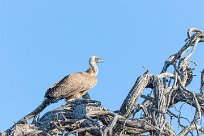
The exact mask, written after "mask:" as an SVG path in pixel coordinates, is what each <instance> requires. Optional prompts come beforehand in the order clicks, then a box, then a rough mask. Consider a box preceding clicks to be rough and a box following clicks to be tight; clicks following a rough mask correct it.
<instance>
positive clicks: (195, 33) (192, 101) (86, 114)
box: [0, 28, 204, 136]
mask: <svg viewBox="0 0 204 136" xmlns="http://www.w3.org/2000/svg"><path fill="white" fill-rule="evenodd" d="M187 35H188V37H187V39H186V43H185V45H184V46H183V47H182V48H181V49H180V50H179V51H178V52H177V53H175V54H173V55H171V56H170V57H169V58H168V59H167V60H166V61H165V64H164V66H163V68H162V71H161V73H160V74H159V75H153V74H148V70H147V72H145V73H144V74H143V75H141V76H140V77H138V78H137V80H136V82H135V84H134V86H133V87H132V89H131V90H130V91H129V93H128V95H127V97H126V98H125V100H124V101H123V103H122V105H121V107H120V109H119V110H118V111H115V112H113V111H110V110H108V109H106V108H105V107H103V106H102V105H101V103H100V102H98V101H93V100H90V97H89V95H85V96H83V98H85V99H78V100H74V101H71V102H68V103H67V104H66V105H63V106H61V107H59V108H57V109H55V110H52V111H50V112H47V113H45V114H44V115H43V116H42V117H41V118H39V119H38V120H36V122H34V123H31V124H30V123H26V124H20V122H19V123H17V124H14V125H13V126H12V127H11V128H10V129H8V130H7V131H5V132H2V133H0V136H1V135H13V136H14V135H39V136H44V135H63V136H64V135H69V134H75V135H77V136H84V135H87V136H120V135H124V136H132V135H143V134H149V135H158V136H159V135H165V136H169V135H172V136H176V132H175V128H174V126H173V125H172V120H173V119H176V120H178V126H180V127H181V128H182V130H181V132H180V133H179V136H184V135H187V134H188V133H191V134H192V135H193V133H192V131H196V132H197V135H198V134H199V133H202V134H203V133H204V129H203V128H202V127H201V125H200V124H199V121H200V120H201V118H202V116H203V115H204V70H203V71H202V72H201V85H200V93H197V94H196V93H195V90H194V91H191V90H189V89H188V88H187V87H188V85H189V84H191V82H192V81H193V72H194V70H195V69H194V68H191V65H190V62H192V61H190V60H189V58H190V57H191V56H192V55H193V54H194V53H195V50H196V47H197V45H198V43H199V42H204V32H202V31H201V30H199V29H196V28H191V29H189V30H188V33H187ZM193 63H195V62H193ZM169 67H171V68H173V72H172V69H171V70H169ZM169 71H171V72H169ZM146 88H149V89H151V91H149V90H148V91H146ZM179 102H183V103H185V104H188V105H189V106H191V107H194V108H195V109H196V111H195V114H194V118H193V120H190V119H188V118H187V117H184V116H182V115H181V109H182V106H181V107H180V108H178V109H176V111H178V112H179V114H177V113H175V111H174V110H171V109H170V108H172V107H176V106H177V104H178V103H179ZM44 104H46V103H44ZM42 106H43V105H42ZM138 114H139V115H138ZM167 116H168V117H170V119H167ZM182 119H184V120H186V121H187V122H188V123H189V124H185V125H183V124H182V121H181V120H182Z"/></svg>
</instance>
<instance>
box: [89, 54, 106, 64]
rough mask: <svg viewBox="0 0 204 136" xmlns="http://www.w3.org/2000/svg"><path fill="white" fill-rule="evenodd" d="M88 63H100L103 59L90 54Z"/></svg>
mask: <svg viewBox="0 0 204 136" xmlns="http://www.w3.org/2000/svg"><path fill="white" fill-rule="evenodd" d="M89 62H90V63H92V64H93V63H100V62H103V59H102V58H99V57H96V56H91V58H90V60H89Z"/></svg>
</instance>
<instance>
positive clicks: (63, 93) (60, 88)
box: [45, 72, 97, 98]
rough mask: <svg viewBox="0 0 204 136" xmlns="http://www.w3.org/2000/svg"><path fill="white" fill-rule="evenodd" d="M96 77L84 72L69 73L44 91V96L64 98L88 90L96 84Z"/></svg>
mask: <svg viewBox="0 0 204 136" xmlns="http://www.w3.org/2000/svg"><path fill="white" fill-rule="evenodd" d="M96 80H97V79H96V77H95V76H91V75H90V74H88V73H86V72H79V73H75V74H70V75H68V76H66V77H64V78H63V79H62V80H60V81H59V82H58V83H56V84H54V85H53V86H52V87H51V88H49V89H48V90H47V92H46V93H45V97H51V98H65V97H70V96H75V95H78V94H79V93H80V92H82V91H85V92H86V91H88V90H89V89H91V88H93V87H94V86H95V85H96V82H97V81H96Z"/></svg>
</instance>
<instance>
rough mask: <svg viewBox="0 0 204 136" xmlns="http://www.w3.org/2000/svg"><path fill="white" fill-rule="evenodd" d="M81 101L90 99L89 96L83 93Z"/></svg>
mask: <svg viewBox="0 0 204 136" xmlns="http://www.w3.org/2000/svg"><path fill="white" fill-rule="evenodd" d="M82 98H83V99H91V97H90V95H89V94H88V93H85V94H84V95H83V96H82Z"/></svg>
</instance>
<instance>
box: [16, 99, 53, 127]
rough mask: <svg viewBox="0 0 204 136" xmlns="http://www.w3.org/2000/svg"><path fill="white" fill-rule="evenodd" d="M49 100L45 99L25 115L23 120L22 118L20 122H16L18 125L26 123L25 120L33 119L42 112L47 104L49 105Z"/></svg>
mask: <svg viewBox="0 0 204 136" xmlns="http://www.w3.org/2000/svg"><path fill="white" fill-rule="evenodd" d="M50 103H51V102H50V100H49V99H48V98H45V99H44V101H43V102H42V103H41V104H40V105H39V106H38V107H37V108H36V109H35V110H34V111H33V112H31V113H30V114H28V115H26V116H25V117H24V118H22V119H21V120H19V121H18V123H26V122H27V120H29V119H31V118H33V117H35V116H36V115H38V114H39V113H40V112H41V111H43V110H44V109H45V108H46V107H47V106H48V105H49V104H50Z"/></svg>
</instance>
